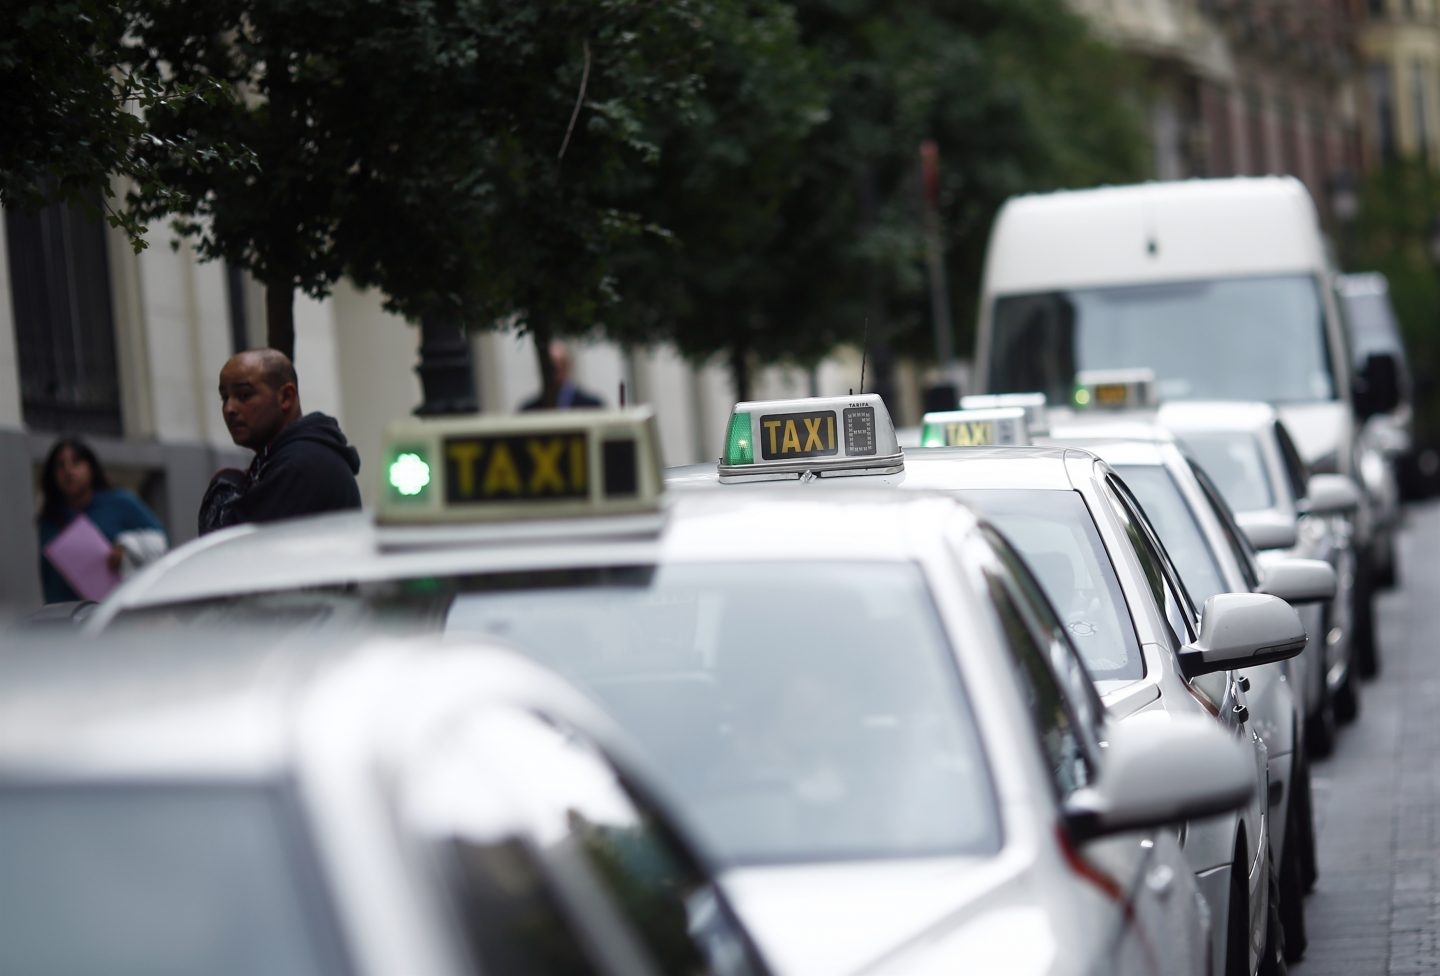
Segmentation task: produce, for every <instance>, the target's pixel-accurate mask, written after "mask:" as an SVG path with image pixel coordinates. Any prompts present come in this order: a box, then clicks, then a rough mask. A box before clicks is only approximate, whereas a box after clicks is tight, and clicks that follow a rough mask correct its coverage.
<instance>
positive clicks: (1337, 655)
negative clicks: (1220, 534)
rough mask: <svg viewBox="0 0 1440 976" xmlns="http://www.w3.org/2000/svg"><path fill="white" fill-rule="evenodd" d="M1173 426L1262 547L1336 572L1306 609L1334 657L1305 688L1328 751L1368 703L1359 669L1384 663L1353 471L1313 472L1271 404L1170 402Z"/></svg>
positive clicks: (1324, 658)
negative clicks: (1331, 594)
mask: <svg viewBox="0 0 1440 976" xmlns="http://www.w3.org/2000/svg"><path fill="white" fill-rule="evenodd" d="M1157 419H1158V421H1159V422H1160V424H1161V425H1162V426H1164V427H1166V428H1167V429H1169V430H1171V431H1173V432H1174V433H1175V436H1176V437H1178V438H1179V439H1180V441H1181V443H1183V444H1184V445H1185V448H1186V450H1187V451H1189V452H1190V453H1191V454H1192V455H1193V456H1194V457H1195V459H1196V460H1197V461H1199V462H1200V466H1201V467H1202V468H1204V469H1205V473H1206V474H1207V475H1209V476H1210V478H1211V479H1212V480H1213V481H1214V483H1215V485H1216V487H1217V488H1219V489H1220V493H1221V494H1222V495H1224V496H1225V501H1226V502H1227V503H1228V504H1229V506H1230V508H1231V510H1232V511H1234V513H1235V520H1236V521H1237V522H1238V523H1239V524H1240V527H1241V529H1243V530H1244V532H1245V534H1246V536H1247V537H1248V538H1249V540H1250V542H1251V543H1252V544H1253V545H1254V546H1255V548H1256V549H1258V550H1260V554H1261V562H1262V564H1263V563H1264V562H1265V561H1267V560H1268V559H1269V558H1272V557H1273V556H1275V555H1282V556H1290V555H1293V556H1302V557H1305V558H1310V559H1323V560H1325V561H1326V562H1328V563H1329V564H1330V565H1331V566H1332V567H1334V569H1335V578H1336V584H1337V591H1336V596H1335V599H1334V600H1331V601H1330V602H1328V603H1325V604H1321V605H1320V606H1318V607H1313V608H1306V610H1305V613H1306V625H1307V629H1308V630H1309V632H1310V634H1311V637H1312V639H1314V640H1317V641H1318V643H1319V646H1320V647H1321V648H1322V649H1323V651H1324V653H1323V655H1321V656H1320V658H1319V659H1318V660H1317V659H1316V658H1315V657H1314V656H1312V657H1311V662H1313V663H1315V664H1317V665H1319V666H1315V667H1309V668H1307V674H1306V682H1307V683H1306V687H1305V689H1304V697H1305V709H1306V716H1307V721H1308V722H1309V729H1308V730H1307V735H1306V741H1307V743H1308V744H1309V746H1310V748H1311V750H1312V753H1313V754H1314V755H1317V756H1324V755H1328V754H1329V752H1330V750H1331V749H1332V748H1333V746H1334V739H1335V725H1336V723H1337V721H1340V722H1348V721H1350V720H1351V719H1353V718H1354V717H1355V715H1356V713H1357V712H1358V711H1359V708H1360V686H1359V681H1358V680H1356V675H1357V673H1358V674H1367V673H1374V671H1375V670H1376V669H1377V668H1378V667H1379V658H1378V647H1377V646H1376V638H1375V621H1374V616H1373V614H1372V613H1371V612H1370V600H1369V598H1368V597H1367V596H1365V595H1364V594H1361V593H1359V592H1357V590H1356V569H1355V567H1356V562H1357V559H1358V557H1357V554H1356V552H1355V544H1354V533H1353V532H1352V531H1351V523H1350V521H1349V516H1350V515H1351V514H1352V513H1353V512H1354V511H1355V508H1356V506H1357V505H1358V504H1359V502H1360V499H1359V489H1358V488H1357V487H1356V486H1355V483H1354V482H1353V481H1351V480H1350V479H1349V478H1347V477H1345V476H1343V475H1336V474H1314V475H1312V474H1310V473H1309V471H1308V469H1307V468H1306V466H1305V463H1304V461H1302V460H1301V459H1300V454H1299V452H1298V451H1297V450H1296V448H1295V445H1294V443H1293V442H1292V441H1291V439H1290V436H1289V432H1288V430H1287V429H1286V426H1285V424H1284V422H1283V421H1282V420H1281V419H1280V416H1279V414H1278V413H1276V411H1275V409H1274V408H1273V407H1271V406H1269V405H1268V404H1263V403H1176V404H1166V405H1165V406H1163V407H1161V408H1160V411H1159V413H1158V414H1157Z"/></svg>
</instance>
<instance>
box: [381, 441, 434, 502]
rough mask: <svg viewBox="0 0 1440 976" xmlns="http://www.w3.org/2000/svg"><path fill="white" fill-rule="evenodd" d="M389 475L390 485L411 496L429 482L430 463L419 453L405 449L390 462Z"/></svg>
mask: <svg viewBox="0 0 1440 976" xmlns="http://www.w3.org/2000/svg"><path fill="white" fill-rule="evenodd" d="M389 476H390V487H392V488H394V489H395V490H396V491H398V492H399V493H400V494H402V495H404V496H406V497H407V498H412V497H414V496H415V495H418V494H420V492H422V491H424V490H425V487H426V486H427V485H429V484H430V465H428V464H426V463H425V459H424V458H422V457H421V456H420V455H419V454H416V453H414V452H412V451H406V452H404V453H403V454H400V455H398V456H396V458H395V460H394V461H392V462H390V470H389Z"/></svg>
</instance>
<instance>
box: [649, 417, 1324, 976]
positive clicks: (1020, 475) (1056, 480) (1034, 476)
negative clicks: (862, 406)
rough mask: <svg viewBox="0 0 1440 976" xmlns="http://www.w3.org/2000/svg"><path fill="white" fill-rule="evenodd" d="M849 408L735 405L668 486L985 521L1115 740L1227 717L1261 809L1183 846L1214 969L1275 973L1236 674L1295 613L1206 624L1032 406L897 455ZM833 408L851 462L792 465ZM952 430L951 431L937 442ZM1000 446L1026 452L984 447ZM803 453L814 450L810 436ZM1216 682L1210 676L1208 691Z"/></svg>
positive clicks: (1137, 524) (1264, 851)
mask: <svg viewBox="0 0 1440 976" xmlns="http://www.w3.org/2000/svg"><path fill="white" fill-rule="evenodd" d="M851 400H857V401H858V400H859V398H836V399H835V400H826V399H824V398H822V399H820V400H814V399H811V400H792V401H769V402H760V403H741V404H737V405H736V407H735V409H734V411H733V412H732V414H731V422H730V430H731V437H730V438H729V444H728V445H727V454H726V456H725V457H724V458H722V459H721V461H720V463H719V464H718V465H714V464H709V465H707V464H695V465H688V466H685V467H680V468H672V469H670V471H669V472H668V473H667V474H668V478H669V483H670V484H671V486H672V487H674V488H676V489H677V490H678V489H683V488H688V489H706V490H707V491H709V492H711V493H715V494H732V495H735V496H736V497H743V494H742V493H741V492H740V491H739V489H742V488H745V489H749V490H753V489H755V488H756V487H757V486H764V485H765V484H766V482H770V481H778V482H780V483H781V485H783V486H788V487H789V488H790V489H791V493H792V494H794V495H796V496H797V497H808V498H812V499H826V498H827V497H832V498H833V497H837V496H838V497H844V494H842V493H841V492H842V490H845V489H856V488H860V487H864V486H866V485H878V486H890V487H897V486H898V487H904V488H922V489H932V490H934V489H939V490H942V491H944V492H946V493H948V494H950V495H952V496H953V495H955V494H957V493H958V494H959V495H960V497H961V498H963V499H964V501H965V502H966V503H967V504H968V505H970V506H972V507H973V508H974V509H975V510H976V511H978V512H981V513H983V514H984V515H985V517H986V518H987V519H988V520H989V521H991V522H992V523H993V524H994V525H995V526H996V527H998V528H999V529H1000V530H1001V532H1002V533H1004V535H1005V537H1006V538H1007V539H1008V540H1009V543H1010V544H1011V545H1013V546H1014V547H1015V549H1016V550H1017V551H1018V552H1019V554H1020V555H1021V556H1022V557H1023V558H1024V560H1025V562H1027V563H1028V564H1029V566H1030V567H1031V568H1032V569H1033V571H1034V573H1035V576H1036V577H1037V578H1038V580H1039V582H1040V583H1041V584H1042V585H1043V588H1044V595H1043V596H1042V595H1040V594H1039V593H1037V594H1036V596H1035V599H1036V602H1037V603H1041V604H1045V600H1046V598H1047V597H1048V600H1049V604H1046V605H1047V606H1048V605H1053V607H1054V611H1048V610H1047V611H1046V613H1047V617H1048V619H1050V620H1052V621H1055V623H1054V626H1053V627H1051V628H1049V629H1050V631H1051V632H1052V633H1054V634H1055V635H1056V636H1057V637H1058V636H1059V635H1060V634H1062V633H1065V632H1067V631H1068V634H1069V637H1070V639H1072V640H1073V642H1074V646H1075V647H1076V648H1078V650H1079V653H1080V655H1081V657H1082V658H1083V661H1084V665H1085V668H1086V670H1087V672H1088V675H1089V677H1090V678H1091V679H1093V681H1094V684H1095V686H1096V687H1097V689H1098V690H1099V692H1100V694H1101V695H1102V696H1103V700H1104V704H1105V707H1106V709H1107V710H1108V712H1109V714H1110V715H1111V716H1112V717H1113V718H1115V719H1118V720H1122V721H1120V722H1119V723H1118V724H1117V725H1116V726H1115V727H1116V728H1121V727H1123V726H1124V721H1123V720H1127V719H1129V718H1131V717H1132V716H1137V715H1139V714H1140V713H1142V712H1163V713H1165V714H1167V715H1171V716H1174V717H1182V716H1202V717H1218V718H1219V720H1220V725H1221V726H1222V727H1223V728H1226V729H1227V730H1229V731H1231V732H1232V733H1233V734H1234V735H1235V736H1236V737H1237V738H1239V739H1240V740H1241V741H1242V742H1244V743H1245V744H1246V747H1247V748H1248V749H1249V751H1250V763H1251V776H1252V783H1253V784H1254V786H1253V787H1252V789H1251V796H1250V801H1249V803H1247V804H1246V805H1245V806H1244V807H1243V808H1241V809H1240V811H1239V813H1238V814H1237V815H1229V816H1225V817H1218V818H1214V819H1211V820H1207V821H1201V822H1193V823H1190V824H1188V825H1187V827H1186V829H1185V831H1184V834H1183V837H1184V848H1185V855H1186V859H1187V861H1188V863H1189V865H1190V867H1191V869H1192V870H1193V871H1194V873H1195V875H1196V877H1197V878H1198V880H1199V884H1200V887H1201V890H1202V891H1203V892H1204V894H1205V897H1206V900H1207V902H1208V904H1209V905H1210V908H1211V914H1212V916H1213V918H1214V919H1215V925H1214V927H1213V933H1212V952H1213V958H1214V959H1215V966H1216V968H1215V970H1214V971H1215V972H1217V973H1235V972H1239V973H1250V972H1254V971H1255V967H1257V966H1261V967H1262V968H1263V969H1264V971H1265V972H1276V971H1278V967H1283V965H1284V962H1283V960H1282V959H1281V957H1280V952H1281V944H1282V942H1283V936H1282V929H1281V926H1280V922H1279V916H1278V911H1277V909H1278V902H1277V901H1276V900H1274V899H1273V898H1272V889H1273V887H1274V880H1273V879H1272V877H1271V862H1270V847H1269V842H1268V833H1269V831H1268V827H1267V820H1268V810H1267V801H1266V796H1267V793H1268V786H1267V755H1266V748H1265V744H1264V742H1263V741H1262V740H1261V739H1260V737H1259V736H1258V735H1256V734H1255V732H1254V730H1253V728H1252V726H1251V725H1250V723H1249V716H1248V711H1247V709H1246V707H1245V704H1244V703H1245V696H1244V692H1243V690H1242V689H1241V688H1240V687H1239V684H1238V682H1237V681H1236V680H1235V676H1234V675H1233V672H1232V671H1231V669H1232V668H1235V667H1240V666H1245V665H1252V664H1261V663H1265V662H1267V661H1277V660H1283V659H1285V658H1287V657H1291V656H1293V655H1295V654H1297V653H1299V651H1300V650H1301V648H1303V647H1304V643H1305V635H1304V631H1303V629H1302V628H1301V626H1300V622H1299V619H1298V618H1297V617H1296V616H1295V613H1294V611H1293V610H1292V609H1291V608H1290V607H1288V606H1286V605H1285V604H1284V603H1283V602H1281V601H1280V600H1278V599H1276V598H1274V597H1272V596H1268V595H1262V594H1254V593H1241V594H1236V593H1228V594H1222V595H1220V596H1217V597H1214V598H1212V599H1211V600H1209V601H1207V603H1206V606H1205V610H1204V612H1203V614H1202V613H1201V612H1199V611H1197V610H1196V609H1195V608H1194V607H1193V605H1191V603H1190V602H1189V598H1188V596H1187V595H1186V594H1185V592H1184V590H1183V588H1182V587H1181V585H1180V583H1179V581H1178V575H1177V574H1176V572H1175V571H1174V568H1173V566H1172V565H1171V564H1170V561H1169V558H1168V556H1166V554H1165V551H1164V549H1163V547H1162V546H1161V545H1160V543H1159V541H1158V539H1157V538H1156V536H1155V534H1154V532H1153V530H1152V529H1151V527H1150V524H1149V522H1148V521H1147V520H1146V519H1145V516H1144V514H1143V513H1142V512H1141V510H1140V508H1139V505H1138V504H1137V503H1136V502H1135V501H1134V499H1133V497H1131V496H1130V494H1129V491H1128V489H1126V488H1125V486H1124V485H1123V484H1122V483H1121V482H1120V481H1119V479H1118V478H1116V477H1115V475H1114V473H1113V472H1112V471H1111V470H1110V469H1109V468H1108V467H1107V466H1106V465H1105V464H1104V462H1102V461H1100V460H1099V459H1098V458H1096V457H1095V456H1094V455H1093V454H1090V453H1087V452H1084V451H1079V450H1073V449H1072V450H1066V449H1058V448H1034V447H1025V446H1019V445H1023V444H1025V442H1026V441H1027V440H1028V436H1029V434H1028V426H1027V424H1026V421H1025V414H1024V410H1023V409H1021V408H1013V409H1003V408H1002V409H994V410H975V411H953V412H950V413H946V414H943V415H940V416H939V417H937V418H935V419H934V423H933V424H927V428H929V429H927V430H926V431H924V432H922V442H925V443H935V442H936V441H937V439H938V438H937V436H936V435H937V434H943V437H944V439H945V440H946V441H948V442H949V443H952V444H955V443H963V444H967V445H987V446H968V447H959V448H922V449H918V450H913V449H912V450H910V451H908V452H905V453H904V454H903V455H901V454H899V453H898V451H899V448H898V445H896V437H895V434H894V432H893V429H892V428H891V427H890V423H889V418H888V414H884V413H882V411H883V410H884V407H883V405H879V404H877V405H876V415H877V417H878V418H880V419H877V420H875V421H873V422H872V423H870V424H868V425H859V426H860V429H861V430H862V431H863V432H864V433H865V434H866V436H864V437H855V438H853V439H852V438H850V431H851V430H852V429H853V427H854V425H852V423H851V420H850V418H849V417H848V416H846V415H845V412H846V411H849V410H852V409H854V407H852V406H850V405H849V404H848V401H851ZM836 401H839V402H836ZM827 411H830V412H833V413H834V414H835V415H836V421H837V426H838V427H839V428H841V429H844V430H846V432H847V443H846V444H845V449H844V450H843V451H842V450H838V449H837V450H836V451H835V452H834V453H833V454H830V455H816V454H810V455H809V456H806V455H804V454H803V453H802V454H801V456H799V457H793V458H792V457H789V456H788V455H789V454H791V453H793V452H792V451H790V450H789V448H788V445H787V441H786V438H785V437H784V433H785V431H786V427H785V426H784V425H785V424H787V423H788V422H789V421H788V420H787V419H786V418H789V417H795V418H807V417H814V416H817V415H821V414H824V413H825V412H827ZM927 419H928V418H927ZM796 422H797V423H802V424H803V422H804V421H803V420H797V421H796ZM777 424H778V425H779V426H770V425H777ZM940 425H943V426H944V430H943V431H936V430H935V429H934V428H935V427H936V426H940ZM772 433H774V434H775V435H776V436H775V437H774V438H773V439H772V437H771V434H772ZM851 440H853V441H854V444H853V445H852V444H851V443H849V441H851ZM742 441H743V444H742ZM1003 444H1009V445H1016V446H1011V447H993V446H988V445H1003ZM796 446H797V447H798V448H799V449H800V450H801V451H802V452H803V450H804V448H805V442H804V439H803V438H798V443H797V444H796ZM822 446H823V445H822ZM852 446H854V447H857V448H858V450H852V449H851V447H852ZM757 447H758V450H757V449H756V448H757ZM891 451H895V452H896V453H895V455H894V456H893V457H889V455H890V452H891ZM887 461H888V463H886V462H887ZM720 485H724V486H727V488H726V489H722V490H717V486H720ZM824 489H830V491H825V490H824ZM846 493H848V492H846ZM1097 527H1098V530H1099V531H1098V532H1097ZM1057 612H1058V614H1059V620H1058V621H1057V620H1055V616H1054V614H1055V613H1057ZM1060 621H1063V622H1064V623H1063V627H1062V625H1061V623H1060ZM1197 622H1198V628H1197V626H1196V625H1197ZM1232 628H1233V629H1232ZM1222 634H1223V635H1225V636H1224V637H1223V639H1222V638H1221V637H1220V635H1222ZM1067 643H1068V641H1067ZM1222 643H1223V644H1224V645H1225V646H1223V647H1222V646H1221V644H1222ZM1206 676H1213V677H1211V678H1210V679H1209V680H1208V681H1201V680H1199V679H1203V678H1205V677H1206Z"/></svg>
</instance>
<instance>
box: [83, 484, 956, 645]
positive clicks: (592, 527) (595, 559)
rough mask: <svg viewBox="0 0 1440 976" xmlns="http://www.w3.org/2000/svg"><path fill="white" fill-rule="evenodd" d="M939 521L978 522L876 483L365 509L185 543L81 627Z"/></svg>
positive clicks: (738, 552)
mask: <svg viewBox="0 0 1440 976" xmlns="http://www.w3.org/2000/svg"><path fill="white" fill-rule="evenodd" d="M711 470H712V471H713V470H714V466H713V465H711ZM802 502H808V503H806V504H802ZM947 517H948V518H959V519H961V520H969V521H971V522H973V521H974V516H973V515H971V514H970V513H969V512H968V511H967V510H965V509H964V508H962V507H961V506H959V505H958V504H957V503H956V502H955V501H954V500H953V499H949V498H945V497H941V496H936V497H934V498H930V499H923V498H916V497H914V496H913V495H906V496H902V497H899V498H897V497H896V494H895V493H894V492H887V491H878V490H877V491H871V492H859V493H855V494H846V495H844V496H843V497H841V496H827V497H826V498H825V499H824V501H823V503H820V504H816V503H814V500H813V499H799V498H797V497H796V496H795V495H794V494H792V493H790V492H786V491H780V490H776V491H772V492H742V493H729V492H716V493H714V494H711V493H708V492H704V493H702V492H683V493H674V494H673V495H672V497H670V498H668V499H667V500H666V501H665V503H664V505H663V506H662V509H661V511H660V512H659V513H658V514H655V515H651V516H621V517H611V516H606V517H589V518H568V519H530V520H525V521H517V522H504V523H485V524H470V525H454V524H446V523H438V524H433V525H425V526H413V527H389V526H382V525H378V524H377V523H376V520H375V519H374V517H373V516H372V515H371V514H370V513H368V512H346V513H341V514H335V515H324V516H317V517H313V518H306V519H295V520H291V521H288V522H278V523H274V524H271V525H264V526H255V525H248V526H239V527H236V528H234V529H227V530H223V531H221V532H217V533H214V534H213V535H209V536H205V537H203V538H201V539H198V540H196V541H195V542H192V543H188V544H186V545H184V546H181V547H179V548H178V549H176V550H174V551H173V552H171V553H169V554H168V555H167V556H165V557H164V558H163V559H162V560H160V561H159V562H158V563H156V564H155V565H153V566H152V567H149V568H147V569H146V570H145V571H143V572H142V573H141V574H139V575H137V576H136V577H135V578H134V579H133V580H131V581H130V582H128V583H127V584H125V585H122V586H121V587H120V588H119V589H117V590H116V592H115V593H114V594H113V595H112V596H111V597H110V598H109V599H107V600H106V601H105V603H103V604H102V605H101V606H100V607H99V608H98V609H97V610H96V612H95V615H94V617H93V618H92V620H91V622H90V625H89V629H90V630H92V631H94V630H97V629H99V628H102V627H103V626H104V625H105V624H106V623H108V621H109V619H110V618H111V616H112V615H113V614H114V613H116V612H118V611H120V610H123V609H125V608H129V607H142V606H156V605H169V604H176V603H184V602H188V601H192V600H201V599H211V598H217V597H224V596H226V595H229V594H234V593H252V592H266V591H287V590H293V589H299V588H302V587H306V586H314V585H320V584H323V583H328V582H333V581H367V580H373V581H378V580H387V579H400V578H407V577H418V576H434V575H439V574H446V573H451V574H458V573H465V572H495V571H503V570H508V569H530V568H533V569H540V568H546V567H551V568H563V567H568V566H586V565H598V564H600V563H602V562H609V563H611V564H613V563H614V561H615V560H616V559H621V558H630V559H634V558H642V559H648V560H655V559H665V560H671V559H680V560H703V559H712V560H718V561H739V560H746V559H754V560H762V561H765V560H801V559H822V560H824V559H836V558H845V557H846V556H856V555H863V556H864V558H867V559H889V560H908V559H912V558H914V557H915V555H916V553H917V552H919V551H920V550H921V549H922V548H923V547H925V546H926V545H928V544H929V536H930V535H931V534H933V527H934V525H935V523H936V520H937V519H940V518H947Z"/></svg>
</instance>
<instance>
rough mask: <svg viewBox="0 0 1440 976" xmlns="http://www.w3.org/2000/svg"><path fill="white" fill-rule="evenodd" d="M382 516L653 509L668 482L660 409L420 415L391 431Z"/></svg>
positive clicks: (392, 519)
mask: <svg viewBox="0 0 1440 976" xmlns="http://www.w3.org/2000/svg"><path fill="white" fill-rule="evenodd" d="M381 482H382V483H381V486H380V504H379V516H378V520H379V521H380V522H381V523H389V524H403V523H444V522H456V523H460V522H483V521H495V520H500V519H520V518H543V517H566V516H584V515H602V514H624V513H638V512H650V511H654V510H655V509H657V508H658V507H659V500H660V492H661V488H662V485H663V480H662V475H661V464H660V453H659V438H658V437H657V436H656V429H655V414H654V411H653V410H652V409H651V408H649V407H630V408H625V409H620V410H537V411H533V412H529V413H523V414H515V415H513V416H503V417H502V416H481V415H478V414H476V415H471V416H466V417H444V418H436V419H421V418H417V419H413V420H404V421H399V422H396V423H394V424H391V425H390V426H389V428H387V429H386V432H385V450H384V455H383V458H382V465H381Z"/></svg>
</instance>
